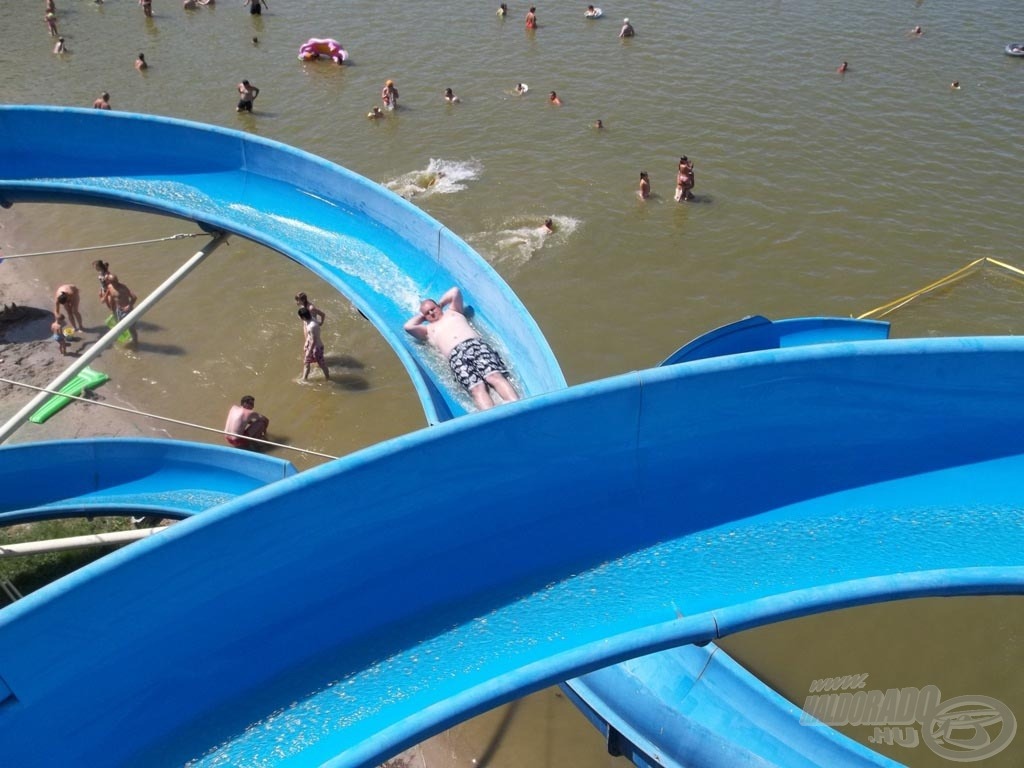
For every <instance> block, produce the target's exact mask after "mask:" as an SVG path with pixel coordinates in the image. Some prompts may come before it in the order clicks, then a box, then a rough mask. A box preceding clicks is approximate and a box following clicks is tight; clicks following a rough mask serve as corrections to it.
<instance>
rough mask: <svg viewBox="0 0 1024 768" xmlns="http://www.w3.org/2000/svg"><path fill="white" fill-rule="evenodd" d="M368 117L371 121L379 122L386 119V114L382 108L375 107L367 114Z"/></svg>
mask: <svg viewBox="0 0 1024 768" xmlns="http://www.w3.org/2000/svg"><path fill="white" fill-rule="evenodd" d="M366 116H367V117H368V118H370V119H371V120H379V119H380V118H382V117H384V113H383V112H381V111H380V107H374V108H373V109H371V110H370V111H369V112H367V113H366Z"/></svg>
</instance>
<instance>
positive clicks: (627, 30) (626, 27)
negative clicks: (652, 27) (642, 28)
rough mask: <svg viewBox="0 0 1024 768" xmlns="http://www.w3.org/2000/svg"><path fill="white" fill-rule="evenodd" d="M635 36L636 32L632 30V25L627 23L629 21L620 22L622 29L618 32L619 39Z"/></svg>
mask: <svg viewBox="0 0 1024 768" xmlns="http://www.w3.org/2000/svg"><path fill="white" fill-rule="evenodd" d="M635 34H636V30H635V29H633V25H632V24H630V23H629V19H623V20H622V29H620V30H619V37H620V38H623V37H633V36H634V35H635Z"/></svg>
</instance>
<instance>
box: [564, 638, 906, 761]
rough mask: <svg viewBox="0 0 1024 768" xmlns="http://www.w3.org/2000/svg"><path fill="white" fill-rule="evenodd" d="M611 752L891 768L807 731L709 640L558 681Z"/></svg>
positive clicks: (847, 744) (849, 744)
mask: <svg viewBox="0 0 1024 768" xmlns="http://www.w3.org/2000/svg"><path fill="white" fill-rule="evenodd" d="M562 689H563V690H564V691H565V692H566V693H567V694H568V695H569V697H570V698H571V699H572V700H573V702H574V703H575V704H576V706H577V707H579V709H580V710H581V711H582V712H583V713H584V715H586V716H587V718H588V719H589V720H590V721H591V722H592V723H593V724H594V725H595V726H596V727H597V728H598V729H599V730H600V731H601V732H602V733H604V734H605V737H606V740H607V744H608V749H609V751H610V752H611V753H612V754H616V755H623V756H625V757H627V758H628V759H629V760H630V761H631V762H633V764H634V765H637V766H655V765H657V766H661V768H721V767H723V766H728V767H729V768H739V767H740V766H758V767H761V766H786V768H821V766H828V768H868V767H869V766H873V767H876V768H877V767H884V768H898V767H899V766H900V765H901V763H897V762H895V761H894V760H890V759H889V758H887V757H884V756H883V755H880V754H879V753H877V752H875V751H873V750H871V749H869V748H868V747H866V746H864V745H861V744H858V743H857V742H855V741H853V740H852V739H849V738H847V737H846V736H844V735H842V734H841V733H839V732H838V731H836V730H834V729H832V728H829V727H826V726H823V725H819V726H818V727H810V726H809V724H808V723H807V722H806V721H804V720H803V719H802V718H804V717H805V713H804V711H803V710H802V709H800V708H799V707H797V706H795V705H794V704H792V703H790V702H789V701H787V700H786V699H784V698H782V697H781V696H780V695H779V694H778V693H776V692H775V691H773V690H772V689H771V688H769V687H768V686H767V685H765V684H764V683H762V682H761V681H760V680H758V679H757V678H755V677H754V676H753V675H751V674H750V673H749V672H747V671H746V670H745V669H743V667H741V666H740V665H739V664H737V663H736V662H735V661H733V660H732V659H731V658H730V657H729V655H728V654H726V653H725V651H723V650H722V649H721V648H718V647H717V646H715V645H714V644H713V643H709V644H708V645H706V646H696V645H686V646H681V647H679V648H670V649H669V650H667V651H661V652H659V653H654V654H649V655H647V656H640V657H638V658H635V659H628V660H626V661H623V662H620V663H618V664H613V665H612V666H610V667H605V668H604V669H598V670H596V671H594V672H591V673H589V674H587V675H584V676H583V677H579V678H576V679H574V680H569V681H568V682H565V683H563V684H562Z"/></svg>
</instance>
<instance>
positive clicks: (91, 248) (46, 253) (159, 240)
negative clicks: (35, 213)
mask: <svg viewBox="0 0 1024 768" xmlns="http://www.w3.org/2000/svg"><path fill="white" fill-rule="evenodd" d="M203 236H207V237H209V236H210V233H209V232H179V233H178V234H176V235H168V236H167V237H158V238H157V239H156V240H136V241H134V242H131V243H111V244H109V245H87V246H84V247H82V248H65V249H64V250H62V251H39V252H38V253H15V254H13V255H11V256H0V261H3V260H6V259H27V258H28V257H29V256H56V255H57V254H61V253H80V252H82V251H101V250H103V249H105V248H124V247H126V246H129V245H149V244H151V243H163V242H166V241H168V240H181V239H183V238H186V237H203Z"/></svg>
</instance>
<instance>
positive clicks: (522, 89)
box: [516, 83, 530, 96]
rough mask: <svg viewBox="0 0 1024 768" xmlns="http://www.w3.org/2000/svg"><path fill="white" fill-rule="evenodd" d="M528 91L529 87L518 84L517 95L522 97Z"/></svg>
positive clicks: (524, 84)
mask: <svg viewBox="0 0 1024 768" xmlns="http://www.w3.org/2000/svg"><path fill="white" fill-rule="evenodd" d="M528 90H530V86H528V85H527V84H526V83H516V93H518V94H519V95H520V96H522V95H523V94H524V93H526V92H527V91H528Z"/></svg>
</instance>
